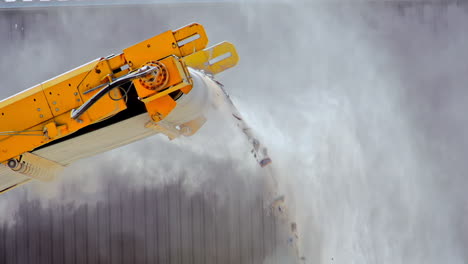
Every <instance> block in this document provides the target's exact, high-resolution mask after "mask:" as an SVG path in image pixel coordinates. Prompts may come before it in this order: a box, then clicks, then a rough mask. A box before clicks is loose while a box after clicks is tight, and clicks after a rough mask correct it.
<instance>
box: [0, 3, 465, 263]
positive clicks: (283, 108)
mask: <svg viewBox="0 0 468 264" xmlns="http://www.w3.org/2000/svg"><path fill="white" fill-rule="evenodd" d="M192 21H197V22H200V23H201V24H203V25H205V27H206V29H207V32H208V35H209V37H210V40H211V43H216V42H219V41H221V40H229V41H231V42H233V43H235V45H236V46H237V48H238V50H239V54H240V57H241V62H240V65H239V66H238V67H236V68H235V69H232V70H230V71H229V72H226V73H223V74H222V75H221V76H220V77H219V79H220V80H221V81H222V82H223V83H225V85H226V87H227V89H228V90H229V92H230V93H231V94H232V97H233V100H234V102H235V103H236V104H238V106H239V108H240V110H241V112H242V113H244V114H245V117H246V119H247V120H248V121H249V122H250V124H251V125H252V126H253V127H254V128H255V129H256V131H257V132H258V134H259V136H260V138H262V140H264V141H265V143H266V144H267V145H268V146H269V147H270V152H271V156H272V158H273V160H274V166H275V171H276V172H277V173H278V175H279V177H280V179H279V181H280V184H281V186H282V191H283V192H284V193H286V194H288V196H287V197H288V201H290V204H291V206H290V210H291V212H292V214H293V215H294V216H295V217H296V219H297V221H298V223H299V228H300V235H301V237H302V238H303V240H302V243H301V249H302V251H303V252H305V253H306V255H307V257H308V259H309V261H310V262H312V263H466V262H467V260H466V259H467V255H466V247H467V243H468V242H467V225H466V216H467V204H466V199H465V189H466V185H467V181H466V169H467V165H466V162H465V157H466V147H467V143H468V141H467V136H466V135H467V133H466V132H467V125H466V124H467V116H466V114H465V109H466V102H467V97H468V93H467V92H466V88H465V87H466V83H467V74H466V72H467V69H468V63H467V61H468V60H467V56H468V55H467V53H466V51H465V50H466V43H467V40H468V36H467V31H466V26H467V25H468V17H467V6H466V4H464V3H463V2H461V1H458V2H454V1H451V2H444V1H431V2H426V1H386V2H378V1H373V2H367V1H359V2H358V1H335V2H332V3H323V2H315V3H309V4H306V2H298V1H283V2H279V3H275V4H267V3H265V2H251V1H241V2H238V3H231V4H188V5H158V6H144V7H143V8H142V7H134V8H132V7H126V8H121V7H112V8H106V9H103V8H73V9H71V8H70V9H38V10H28V11H24V12H23V11H22V12H19V11H17V10H10V11H2V12H1V13H0V32H1V34H2V38H1V39H0V45H1V47H2V52H1V53H0V56H1V57H0V60H1V63H0V72H1V78H2V84H1V85H2V89H1V96H2V97H6V96H9V95H11V94H13V93H15V92H19V91H21V90H23V89H24V88H26V87H29V86H32V85H34V84H35V83H38V82H41V81H43V80H46V79H48V78H51V77H53V76H55V75H57V74H60V73H61V72H63V71H65V70H67V69H70V68H73V67H75V66H78V65H80V64H82V63H85V62H87V61H89V60H91V59H94V58H96V57H102V56H106V55H107V54H109V53H117V52H118V51H119V50H121V49H122V48H124V47H126V46H128V45H131V44H132V43H135V42H138V41H140V40H142V39H144V38H148V37H151V36H153V35H155V34H157V33H159V32H161V31H164V30H169V29H174V28H177V27H179V26H182V25H184V24H187V23H189V22H192ZM225 123H226V122H225V121H223V118H222V116H217V117H214V118H213V119H210V122H209V123H208V124H207V126H206V127H205V128H204V129H202V130H201V131H200V133H199V134H197V135H196V136H194V137H193V138H191V139H181V140H177V141H174V142H168V141H167V140H166V139H165V138H163V137H153V138H150V139H147V140H144V141H143V142H139V143H136V144H133V145H131V146H127V147H124V148H120V149H117V150H115V151H112V152H110V153H106V154H102V155H99V156H97V157H95V158H92V159H87V160H84V161H82V162H79V163H78V164H76V165H75V166H72V167H71V168H69V169H68V170H67V171H66V173H65V175H63V179H62V180H60V181H59V182H58V183H56V184H52V185H48V186H44V185H41V184H31V185H29V186H26V187H23V188H21V189H18V190H16V191H14V192H11V193H8V194H6V195H4V196H2V199H3V201H2V202H3V203H2V204H1V205H0V206H1V208H2V212H4V216H3V218H5V224H4V228H3V229H2V234H3V235H6V238H7V239H4V240H3V241H4V242H5V245H6V246H5V249H8V250H6V251H4V252H5V254H3V256H6V257H7V258H8V259H9V260H10V259H11V261H13V262H12V263H16V262H14V260H19V261H20V262H18V263H30V262H28V261H31V259H36V258H37V259H44V260H45V259H50V258H51V257H52V255H54V254H57V255H55V258H56V259H60V258H61V257H63V256H65V257H67V258H70V260H69V261H74V258H75V257H76V263H87V262H86V260H85V259H84V255H86V254H88V255H89V258H88V261H89V262H91V263H93V261H98V260H99V259H101V261H103V262H105V261H107V260H109V259H111V260H112V261H113V262H116V261H117V259H120V258H124V259H127V260H128V259H130V258H133V257H134V256H137V255H138V257H137V259H138V260H137V262H138V261H141V262H142V263H146V262H144V261H146V258H148V260H151V259H153V260H154V259H156V258H158V259H159V263H167V262H166V261H167V259H166V261H165V260H162V258H166V257H168V256H169V255H170V254H172V256H173V257H171V260H170V261H171V262H177V263H191V262H190V260H194V261H195V262H197V261H201V262H200V263H203V262H204V260H203V258H204V256H211V257H206V258H209V259H210V260H206V261H212V262H213V263H220V262H221V259H222V258H226V259H229V261H230V262H229V263H250V262H252V263H258V262H260V260H259V259H260V258H261V259H264V262H266V263H271V262H273V263H274V262H275V261H277V262H280V263H284V260H281V259H280V257H281V256H282V255H284V252H283V251H281V250H273V249H274V247H273V245H274V244H275V243H274V242H273V241H274V240H275V239H274V236H275V234H276V233H275V232H279V229H278V228H275V224H274V219H273V218H269V217H268V215H267V214H266V213H265V212H264V211H262V210H261V201H262V199H261V197H262V195H261V193H262V192H261V186H262V183H261V182H262V181H261V176H262V171H261V170H260V169H259V168H257V167H256V166H255V164H253V161H252V160H251V159H250V157H249V155H248V148H247V147H246V146H245V144H243V143H244V142H243V141H242V138H241V137H240V136H239V135H238V134H237V133H235V132H234V129H233V127H231V126H230V125H229V124H225ZM144 186H146V187H144ZM164 186H166V187H164ZM109 190H110V191H109ZM148 195H150V197H152V196H154V197H159V196H160V197H161V198H159V199H158V198H156V199H149V198H148ZM158 195H159V196H158ZM213 196H214V197H216V198H211V197H213ZM145 197H146V198H145ZM201 197H203V198H201ZM138 201H140V202H138ZM145 201H146V204H145ZM151 202H153V203H155V206H151ZM142 203H143V204H142ZM171 203H175V204H174V205H173V206H172V205H171ZM239 203H245V205H244V206H241V207H240V209H239ZM132 205H134V206H132ZM168 205H170V206H168ZM95 208H99V210H95ZM120 208H122V210H121V209H120ZM167 208H174V210H173V211H171V209H170V211H169V212H166V213H163V214H158V216H157V217H156V216H154V215H152V214H153V213H155V212H159V211H161V212H165V211H164V210H167ZM180 208H190V209H187V210H180ZM201 208H204V209H201ZM109 209H110V214H109V213H108V214H106V213H105V212H106V211H109ZM132 210H135V212H142V213H143V217H142V216H141V213H140V214H138V213H137V214H133V212H132V213H130V211H132ZM192 211H194V212H197V213H198V214H197V215H194V216H193V217H192V216H186V217H184V215H185V214H186V213H188V212H192ZM121 212H122V213H121ZM145 212H146V217H145V216H144V214H145ZM213 212H216V213H213ZM260 212H262V213H260ZM33 215H34V216H33ZM135 215H136V216H138V217H135ZM214 215H215V216H219V218H218V217H214ZM254 215H256V216H254ZM85 216H86V217H85ZM202 216H204V217H205V218H203V217H202ZM160 217H163V219H164V220H160V219H159V218H160ZM262 217H263V218H262ZM98 218H99V220H97V219H98ZM119 218H121V219H119ZM26 219H28V220H26ZM31 219H34V220H35V221H31ZM86 219H88V220H86ZM145 219H146V221H147V222H146V224H145V223H144V221H145ZM203 219H205V221H207V222H204V221H203ZM237 219H239V220H237ZM248 219H251V223H250V224H249V221H248ZM260 219H263V220H262V221H260ZM36 220H37V221H36ZM156 220H157V221H161V222H158V223H164V224H163V225H165V223H170V224H169V226H171V225H172V224H173V225H174V227H172V228H174V229H173V231H171V234H175V235H174V236H169V235H167V234H168V233H165V231H167V230H172V228H169V229H166V228H163V227H162V226H160V225H157V224H155V225H152V226H151V225H149V224H148V222H151V221H156ZM99 221H100V222H99ZM184 221H187V222H185V224H183V223H184ZM210 221H211V222H214V223H217V224H216V225H215V226H217V229H216V228H215V230H219V233H217V232H218V231H216V232H215V231H214V230H213V229H210V228H206V227H207V226H212V225H211V224H209V222H210ZM242 221H246V222H247V223H244V222H242ZM142 222H143V223H142ZM252 222H253V223H252ZM32 223H34V224H35V225H32ZM54 223H55V224H54ZM99 223H101V224H99ZM135 223H136V224H135ZM179 223H182V224H181V225H180V224H179ZM188 223H195V224H196V225H201V226H205V229H203V228H201V227H200V228H199V229H195V228H193V229H192V228H191V226H190V225H191V224H188ZM200 223H205V224H204V225H203V224H200ZM254 223H260V224H258V225H256V224H254ZM218 224H219V225H218ZM86 225H88V228H89V229H87V230H88V231H87V233H86V232H80V231H81V230H85V229H86V228H85V227H83V226H86ZM63 226H67V227H69V229H68V228H66V229H65V231H63V232H62V231H60V229H56V228H57V227H63ZM103 226H109V227H110V231H106V230H105V228H104V229H103V228H102V227H103ZM257 226H261V228H260V227H259V228H256V227H257ZM52 227H53V228H52ZM98 228H99V230H100V231H99V232H97V234H102V236H100V238H95V237H92V236H88V238H87V239H85V238H86V236H85V238H83V236H84V235H85V234H94V233H95V232H94V231H93V230H97V229H98ZM132 228H134V229H132ZM144 228H146V232H144V230H145V229H144ZM159 228H161V230H165V231H164V232H163V231H162V233H161V237H160V238H159V239H161V240H162V241H166V242H167V243H166V245H165V246H168V247H169V248H170V249H169V250H168V251H165V250H163V249H159V246H157V245H158V242H159V243H161V242H160V240H158V239H157V238H156V237H157V236H155V235H154V233H155V232H156V230H159ZM185 228H187V230H188V229H190V230H191V231H187V232H184V231H182V232H181V230H185ZM72 229H73V232H72V231H71V230H72ZM27 230H34V231H33V232H28V231H27ZM50 230H53V231H52V233H49V231H50ZM148 230H150V232H148ZM261 230H262V232H264V230H272V231H271V232H266V231H265V232H264V233H262V234H263V235H260V234H259V233H255V232H260V231H261ZM106 232H107V233H106ZM190 232H192V233H190ZM193 232H200V233H196V234H194V233H193ZM146 233H150V234H151V235H149V236H147V237H145V236H144V235H143V234H146ZM213 233H216V234H217V235H214V237H218V239H219V240H218V243H214V244H215V245H217V247H216V246H215V247H209V246H208V247H207V246H205V245H203V246H200V243H204V242H203V241H207V242H206V243H212V242H213V239H206V238H207V237H211V238H213ZM25 234H28V236H29V235H30V236H31V237H32V239H28V237H25V236H26V235H25ZM75 234H76V235H77V237H74V236H75ZM181 234H182V235H183V236H185V235H187V236H188V237H189V238H187V239H185V237H182V238H181V237H180V235H181ZM252 234H257V235H253V236H252ZM57 236H58V238H56V237H57ZM61 236H63V238H60V237H61ZM80 236H81V237H80ZM142 236H143V237H145V238H142ZM51 237H52V238H51ZM54 237H55V238H54ZM103 237H110V238H111V239H110V241H109V242H105V241H101V240H99V239H102V238H103ZM190 237H192V238H193V237H196V239H197V241H199V242H198V243H197V241H195V242H192V244H189V246H187V247H185V248H184V246H183V245H184V244H183V243H186V242H187V241H190ZM279 237H281V236H279ZM172 238H174V239H172ZM42 240H47V242H43V243H42V242H34V241H42ZM169 240H170V241H169ZM9 241H14V243H9ZM62 241H64V242H63V244H62ZM119 241H120V242H119ZM143 241H144V243H143ZM220 241H222V242H220ZM239 241H241V242H240V243H238V242H239ZM215 242H216V240H215ZM51 243H57V244H58V245H59V246H58V247H59V250H57V252H55V251H54V252H51V251H49V249H50V248H51V247H50V245H52V244H51ZM93 243H102V244H100V245H101V246H99V247H98V249H97V248H96V247H95V246H93V245H95V244H93ZM106 243H107V244H106ZM125 243H128V245H127V244H125ZM181 243H182V244H181ZM124 244H125V245H124ZM236 244H238V245H236ZM276 244H277V245H280V247H281V245H282V243H279V242H277V243H276ZM54 245H55V244H54ZM155 245H156V246H155ZM193 245H196V247H195V249H194V247H193ZM255 245H261V246H255ZM266 245H269V246H266ZM197 246H198V247H197ZM54 247H55V246H54ZM13 248H17V249H18V250H19V251H16V250H13ZM109 248H113V250H111V251H109V250H108V249H109ZM149 248H153V249H154V248H158V250H157V251H151V253H148V252H150V249H149ZM180 248H182V249H180ZM228 248H229V250H227V249H228ZM60 249H62V250H65V251H66V252H65V253H60ZM135 249H137V250H135ZM164 249H167V247H164ZM42 250H45V251H46V252H51V253H41V252H42ZM138 250H140V251H138ZM179 250H180V251H179ZM208 250H215V252H217V253H214V254H213V253H212V251H208ZM83 251H84V252H87V253H85V254H83V255H82V254H78V253H79V252H83ZM98 251H99V252H98ZM273 251H274V252H275V253H272V252H273ZM12 252H18V253H12ZM21 252H22V253H21ZM25 252H29V253H27V254H26V253H25ZM109 252H110V253H109ZM116 252H118V253H116ZM135 252H145V253H141V255H140V254H135ZM156 252H157V253H156ZM168 252H170V254H169V255H168V254H167V253H168ZM180 252H182V253H180ZM193 252H196V253H194V254H195V257H193V256H192V257H190V254H193ZM201 252H205V253H201ZM208 252H211V253H208ZM223 252H224V253H223ZM228 252H229V253H228ZM98 253H99V254H100V258H99V257H97V255H98ZM15 254H18V255H15ZM116 254H122V255H121V256H118V255H116ZM210 254H211V255H210ZM142 255H145V259H144V258H141V257H142ZM15 256H18V258H16V257H15ZM202 256H203V257H202ZM71 258H73V260H72V259H71ZM140 258H141V260H139V259H140ZM13 259H14V260H13ZM189 259H190V260H189ZM213 259H214V260H213ZM21 261H26V262H21ZM128 261H129V260H128ZM128 261H127V262H122V263H128ZM101 263H102V262H101ZM117 263H118V262H117ZM138 263H140V262H138ZM197 263H198V262H197Z"/></svg>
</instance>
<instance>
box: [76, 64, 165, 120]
mask: <svg viewBox="0 0 468 264" xmlns="http://www.w3.org/2000/svg"><path fill="white" fill-rule="evenodd" d="M153 71H157V68H156V67H153V66H149V65H146V66H143V67H141V68H140V69H138V70H136V71H134V72H132V73H129V74H127V75H125V76H122V77H120V78H117V79H116V80H115V81H113V82H111V83H109V84H108V85H107V86H105V87H104V88H102V89H101V90H99V92H97V93H96V94H95V95H93V97H91V98H90V99H89V100H88V101H86V103H84V104H83V105H81V106H80V107H79V108H78V109H73V110H72V111H71V118H72V119H78V118H80V116H82V115H83V114H84V113H85V112H86V111H87V110H88V109H89V108H91V106H93V105H94V104H95V103H96V102H97V101H99V99H101V98H102V97H103V96H104V95H106V94H108V93H109V92H110V91H111V90H112V89H114V88H116V87H119V86H120V85H123V84H125V83H127V82H130V81H132V80H134V79H138V78H141V77H143V76H145V75H147V74H149V73H151V72H153Z"/></svg>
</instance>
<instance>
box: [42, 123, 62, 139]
mask: <svg viewBox="0 0 468 264" xmlns="http://www.w3.org/2000/svg"><path fill="white" fill-rule="evenodd" d="M43 133H44V136H45V137H46V139H47V140H50V139H54V138H56V137H57V136H58V134H59V133H58V129H57V125H56V124H55V122H51V123H48V124H46V125H45V126H44V129H43Z"/></svg>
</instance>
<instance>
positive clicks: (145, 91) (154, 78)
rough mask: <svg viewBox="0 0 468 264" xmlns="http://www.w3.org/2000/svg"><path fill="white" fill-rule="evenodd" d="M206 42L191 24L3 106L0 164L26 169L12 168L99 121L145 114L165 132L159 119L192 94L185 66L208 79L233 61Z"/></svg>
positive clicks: (228, 51)
mask: <svg viewBox="0 0 468 264" xmlns="http://www.w3.org/2000/svg"><path fill="white" fill-rule="evenodd" d="M207 44H208V38H207V36H206V33H205V30H204V28H203V26H201V25H200V24H197V23H193V24H190V25H187V26H185V27H182V28H180V29H177V30H175V31H167V32H164V33H162V34H159V35H157V36H155V37H152V38H150V39H148V40H145V41H142V42H140V43H138V44H136V45H133V46H131V47H128V48H126V49H124V50H123V52H122V53H120V54H117V55H112V56H108V57H104V58H100V59H97V60H94V61H91V62H89V63H87V64H85V65H83V66H81V67H78V68H76V69H74V70H71V71H69V72H67V73H64V74H62V75H60V76H58V77H56V78H53V79H51V80H49V81H46V82H44V83H41V84H39V85H36V86H34V87H32V88H30V89H28V90H25V91H23V92H21V93H19V94H16V95H14V96H12V97H10V98H7V99H5V100H3V101H1V102H0V162H1V163H3V164H5V165H6V166H9V167H10V168H12V169H13V168H15V170H16V171H19V172H22V171H25V169H24V168H23V169H21V168H18V166H19V165H18V163H15V162H19V161H20V160H21V156H22V155H24V154H25V153H29V152H32V151H34V150H38V149H40V148H42V147H45V146H49V145H51V144H55V142H59V141H64V140H68V139H69V138H71V137H74V135H78V134H80V133H81V134H83V133H86V132H87V130H86V129H88V127H92V126H96V125H97V124H99V123H101V122H102V123H103V124H104V123H105V122H104V121H106V122H108V123H109V124H112V123H115V122H119V121H122V120H124V119H125V118H128V117H129V116H136V115H137V114H140V113H144V112H147V113H148V114H149V116H150V118H151V120H152V122H154V124H152V125H147V127H154V128H155V129H159V130H160V131H161V132H163V133H164V131H167V133H166V134H168V135H169V134H171V133H172V132H170V129H165V128H164V124H163V123H158V122H160V121H163V120H164V119H165V117H166V116H168V115H169V114H170V113H171V111H173V109H174V108H175V107H176V106H177V99H178V98H180V97H181V96H182V95H184V94H188V93H190V91H191V90H192V88H193V81H192V77H191V75H190V71H189V69H188V68H189V67H190V68H194V69H198V70H201V71H203V72H206V73H207V74H212V75H214V74H216V73H218V72H220V71H223V70H225V69H227V68H230V67H233V66H234V65H235V64H236V63H237V61H238V57H237V54H236V51H235V48H234V46H233V45H232V44H230V43H227V42H223V43H221V44H219V45H217V46H214V47H212V48H206V46H207ZM109 120H111V122H110V121H109ZM201 120H203V117H199V118H196V119H194V120H192V121H190V122H187V126H189V125H191V126H195V124H197V126H200V125H201V124H202V123H203V122H201ZM106 124H107V123H106ZM196 129H197V128H195V130H194V131H196ZM188 134H189V133H188ZM171 135H172V134H171ZM171 135H170V137H172V136H171ZM24 159H25V160H27V159H29V160H37V159H39V158H38V157H34V158H31V156H28V157H24ZM9 161H10V162H9ZM42 164H51V163H48V162H47V161H44V162H42ZM10 165H11V166H10ZM44 166H46V167H47V166H48V165H44Z"/></svg>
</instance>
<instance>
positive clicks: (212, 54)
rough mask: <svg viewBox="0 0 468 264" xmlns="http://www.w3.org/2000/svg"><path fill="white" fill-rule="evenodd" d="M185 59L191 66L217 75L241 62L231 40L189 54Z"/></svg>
mask: <svg viewBox="0 0 468 264" xmlns="http://www.w3.org/2000/svg"><path fill="white" fill-rule="evenodd" d="M183 61H184V62H185V64H186V65H187V66H189V67H192V68H196V69H199V70H203V71H204V72H206V73H210V74H212V75H215V74H218V73H220V72H222V71H225V70H227V69H229V68H232V67H234V66H236V64H237V63H238V62H239V55H237V52H236V48H235V47H234V45H232V44H231V43H229V42H222V43H220V44H217V45H216V46H213V47H210V48H208V49H205V50H201V51H198V52H196V53H193V54H191V55H188V56H187V57H184V58H183Z"/></svg>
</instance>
